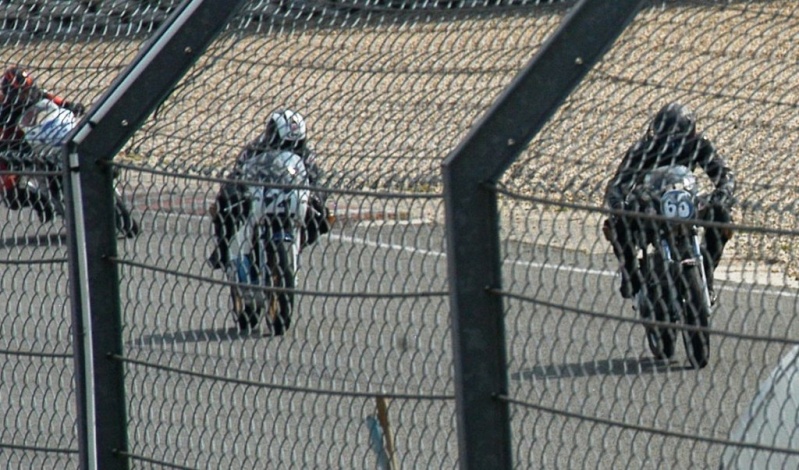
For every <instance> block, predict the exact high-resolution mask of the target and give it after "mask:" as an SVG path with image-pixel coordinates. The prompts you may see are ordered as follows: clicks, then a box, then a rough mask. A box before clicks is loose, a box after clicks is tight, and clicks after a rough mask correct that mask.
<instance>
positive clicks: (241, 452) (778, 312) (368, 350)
mask: <svg viewBox="0 0 799 470" xmlns="http://www.w3.org/2000/svg"><path fill="white" fill-rule="evenodd" d="M176 5H177V2H167V1H160V2H157V1H141V2H139V1H133V0H127V1H109V0H104V1H97V2H95V1H90V2H78V1H44V0H42V1H25V2H10V1H9V2H0V17H2V19H3V23H2V26H3V29H2V30H0V41H1V44H2V46H0V58H2V61H3V62H5V63H8V64H13V63H16V64H20V65H22V66H24V67H26V68H28V69H29V70H30V71H31V73H32V74H34V76H35V77H36V80H37V82H38V83H39V84H40V85H41V86H43V87H44V88H47V89H48V90H51V91H54V92H56V93H57V94H59V95H62V96H63V97H65V98H67V99H68V100H71V101H77V102H80V103H83V104H85V105H87V106H89V105H91V104H92V103H95V102H96V101H97V100H98V99H99V96H100V95H101V94H102V92H103V91H104V90H105V89H106V88H107V87H108V86H109V84H110V83H111V81H112V80H113V79H114V78H115V77H116V76H117V75H118V74H119V73H120V72H121V71H122V70H123V69H124V68H125V67H126V66H127V65H128V64H129V63H130V62H131V61H132V60H133V58H134V57H135V55H136V53H137V52H138V51H139V50H140V49H141V48H142V47H145V46H146V40H147V38H148V37H150V35H151V34H152V32H153V31H155V28H157V27H158V25H159V24H160V23H161V22H162V21H163V20H164V19H165V18H166V15H168V14H169V13H170V12H171V11H172V10H173V9H174V8H175V7H176ZM573 6H574V2H561V3H542V2H489V3H483V4H477V3H471V2H360V1H352V2H344V1H342V2H334V1H325V2H323V1H310V0H309V1H302V2H301V1H291V2H262V1H252V2H245V4H244V5H243V6H242V8H241V10H240V11H239V13H238V14H237V15H236V16H235V19H234V21H232V22H231V23H230V24H229V25H228V27H227V28H226V30H225V32H224V33H223V34H222V35H221V36H220V37H219V38H218V39H217V40H216V41H214V42H213V43H212V44H211V46H210V47H209V49H208V50H207V51H206V52H205V53H204V54H203V55H202V57H201V58H200V59H199V61H198V62H197V63H196V65H195V66H194V67H193V68H192V69H191V70H190V72H189V73H188V74H187V75H186V76H185V77H184V78H183V79H182V80H181V81H180V83H179V84H178V85H177V86H176V87H175V89H174V90H173V91H172V93H171V94H170V95H169V97H168V98H167V99H166V100H165V101H164V103H163V104H162V105H161V106H159V108H158V109H156V110H155V111H154V113H153V114H152V115H151V117H150V118H149V119H148V120H147V121H146V123H145V124H144V126H143V127H142V128H141V129H140V130H139V131H138V132H137V133H136V134H135V135H134V137H133V139H132V140H131V141H130V142H129V143H128V144H127V145H126V146H125V148H124V149H123V151H122V152H121V153H120V155H119V156H118V157H117V159H116V160H115V161H116V162H117V168H118V170H119V173H120V176H119V178H118V187H119V188H120V190H121V193H122V194H123V197H124V200H125V201H126V202H127V203H128V204H129V205H130V207H132V209H133V217H134V219H135V220H136V221H137V222H138V223H139V225H140V227H141V233H140V234H139V236H138V237H135V238H120V240H119V255H118V258H117V259H116V260H115V261H116V263H117V264H118V267H119V270H120V281H121V289H120V290H121V294H122V298H121V300H122V314H123V325H124V328H123V342H124V354H123V355H122V356H118V357H115V358H114V360H117V361H122V362H123V363H124V364H125V370H126V375H125V385H126V395H127V403H125V404H124V406H125V407H126V409H127V414H128V420H129V422H128V437H129V441H130V446H129V452H127V456H128V457H130V458H131V461H132V462H133V466H134V467H136V468H149V467H150V466H153V467H166V466H172V467H177V468H262V467H270V468H271V467H278V466H280V467H290V468H363V467H378V468H452V467H455V466H457V462H458V447H457V435H456V416H455V401H454V390H455V386H454V383H453V382H454V378H453V372H452V363H453V360H454V359H453V353H452V347H451V344H450V343H451V338H450V330H449V328H450V317H449V314H450V311H449V303H448V298H447V295H448V280H447V271H446V256H445V254H444V253H445V245H444V238H445V236H446V227H445V226H444V224H443V220H444V217H443V211H444V208H443V199H442V195H441V193H442V184H441V177H440V168H439V166H440V164H441V162H442V160H443V158H444V157H445V156H446V155H447V154H448V153H449V152H450V151H452V149H454V148H455V146H456V145H457V144H458V142H459V141H460V140H461V139H463V137H464V136H465V135H466V133H467V132H468V130H469V128H470V127H471V126H472V125H473V123H474V122H475V120H476V119H477V118H478V117H480V116H481V115H482V114H483V113H484V112H485V111H486V110H487V109H488V108H489V106H490V105H491V103H492V102H493V101H494V100H495V99H496V98H497V96H498V95H499V94H500V93H501V92H502V90H503V88H504V87H505V86H506V85H507V84H508V83H510V81H511V80H512V79H513V77H514V76H515V75H516V74H517V73H518V72H519V71H520V70H521V68H522V67H523V66H524V65H525V64H526V63H527V61H528V60H529V59H530V58H531V57H532V56H533V55H534V54H535V52H536V51H537V50H538V49H539V48H540V47H541V46H542V44H543V43H544V41H545V40H546V39H547V37H549V35H551V34H552V33H553V32H554V31H555V29H556V28H557V27H558V25H559V24H560V23H561V21H562V20H563V19H564V17H565V15H566V14H567V13H568V10H569V8H571V7H573ZM798 9H799V8H797V5H796V4H795V2H791V1H788V0H784V1H779V0H774V1H757V0H749V1H740V2H739V1H734V2H714V1H699V0H697V1H688V0H686V1H668V2H652V3H647V4H645V6H644V8H643V10H642V11H641V12H640V13H639V15H638V16H637V17H636V19H635V20H634V21H633V23H632V24H631V25H630V26H629V27H628V29H627V30H626V31H625V32H624V33H623V34H622V36H621V37H620V39H619V40H618V41H617V43H616V44H615V45H614V46H613V47H612V48H611V49H610V50H609V52H608V54H607V55H606V56H605V57H604V59H603V60H602V61H601V62H600V63H599V64H598V65H597V66H596V67H595V68H594V69H593V70H592V71H591V72H590V73H589V74H588V76H587V78H586V79H585V80H584V81H583V83H582V85H581V86H580V87H578V88H577V89H576V90H575V92H574V93H573V94H572V95H571V96H570V97H569V99H568V100H567V101H566V103H565V104H564V106H563V107H561V108H560V109H559V110H558V111H557V113H556V114H555V115H554V117H553V118H552V119H551V120H550V121H549V123H548V124H547V126H546V127H545V128H544V129H543V130H542V131H541V132H540V133H539V135H538V136H537V137H536V138H535V139H534V141H533V142H532V143H531V144H530V145H529V147H528V148H527V150H526V151H525V152H524V153H523V155H522V156H521V157H520V159H519V160H518V161H517V162H516V163H515V164H514V165H513V166H512V167H511V168H510V169H509V171H508V172H507V174H506V175H505V177H504V178H503V180H502V184H501V186H500V187H498V188H497V190H498V191H499V194H500V202H501V204H500V205H501V211H502V216H503V217H502V223H501V225H500V228H499V229H500V230H501V237H502V240H503V260H502V261H503V269H504V271H503V272H504V282H503V287H502V290H501V292H499V293H498V294H499V295H503V296H504V297H505V300H506V313H505V315H506V328H507V333H508V334H507V339H508V344H507V351H508V358H509V364H508V376H509V379H510V386H511V387H510V390H509V394H508V397H506V399H508V400H509V401H510V402H511V410H512V423H511V426H512V431H513V451H514V462H515V465H516V466H517V467H519V468H529V467H553V466H557V467H560V466H568V467H571V466H586V467H616V466H646V465H653V466H668V465H671V466H675V467H688V466H693V465H696V466H701V467H717V466H718V465H719V463H721V462H722V461H724V460H725V458H727V460H731V459H733V452H734V451H735V449H737V448H736V447H735V446H732V445H730V442H728V441H731V440H735V439H741V438H742V437H741V436H736V435H735V432H736V431H735V430H736V424H737V422H738V419H739V417H740V416H742V415H743V414H745V413H746V412H747V410H748V408H749V404H750V402H751V400H752V399H753V398H754V396H755V394H756V392H757V384H759V383H761V382H762V381H764V380H765V379H766V378H767V377H768V376H769V374H770V373H771V371H772V369H773V368H774V366H775V365H776V364H777V362H778V361H779V360H780V358H781V357H783V356H784V355H785V354H786V352H787V351H788V350H789V349H790V348H791V347H792V346H794V345H795V343H796V338H797V336H798V335H797V330H796V325H795V314H794V312H795V309H796V306H795V304H796V290H795V287H796V275H797V271H796V269H797V267H796V263H795V258H796V257H795V256H794V255H793V250H794V246H793V245H794V243H793V238H794V237H793V235H794V233H793V230H794V227H795V220H794V217H795V216H794V214H795V213H796V211H795V209H794V207H793V202H792V201H793V198H792V192H793V190H794V189H793V188H794V184H793V183H792V179H791V178H792V176H793V174H794V168H793V165H792V164H791V162H792V157H793V153H794V151H795V149H796V146H797V139H796V137H795V134H796V132H794V131H795V128H796V126H797V122H796V118H795V116H794V114H795V113H794V111H795V109H796V97H795V96H794V95H795V93H796V85H795V84H794V80H793V78H794V77H795V75H796V73H797V72H799V70H797V66H796V63H797V60H796V59H797V49H796V48H795V46H794V45H793V43H792V39H793V37H794V35H795V34H797V31H796V29H797V25H798V24H799V22H797V19H798V17H799V11H797V10H798ZM675 100H676V101H681V102H684V103H685V104H688V105H690V106H691V107H692V108H693V109H694V110H695V111H696V115H697V116H698V120H699V121H698V122H699V126H700V128H701V130H702V131H704V132H706V133H707V134H708V135H709V136H710V137H711V138H712V139H713V141H714V142H715V143H716V145H717V146H718V148H719V151H720V152H721V153H722V154H723V155H724V156H725V157H726V158H727V159H728V160H729V161H730V163H731V164H732V167H733V169H734V171H735V175H736V181H737V187H738V190H737V193H736V196H737V198H738V201H737V204H736V206H735V210H734V218H735V221H736V222H737V223H739V224H741V225H743V226H744V227H743V228H742V229H740V230H739V231H738V232H737V234H736V237H735V238H734V239H733V240H732V241H731V242H730V243H729V244H728V246H727V249H726V251H725V257H724V260H723V261H722V264H721V265H720V267H719V268H718V270H717V271H716V275H717V279H718V281H717V282H718V297H719V300H718V304H717V305H716V307H715V309H714V313H713V315H712V324H711V356H710V363H709V365H708V366H707V367H706V368H704V369H702V370H701V371H696V370H693V369H689V368H687V367H685V365H686V364H685V361H684V359H685V357H686V356H685V352H684V351H683V349H682V348H681V347H678V348H677V349H678V351H677V353H676V354H675V358H674V359H673V360H671V361H657V360H654V359H652V357H651V353H650V352H649V350H648V348H647V345H646V341H645V339H644V334H643V331H644V327H643V326H642V323H641V320H640V319H639V317H638V314H637V312H635V311H633V310H632V309H631V304H632V303H631V302H630V301H624V300H622V299H621V298H620V296H619V294H618V279H617V277H616V274H615V271H616V266H617V263H616V260H615V257H614V256H613V254H612V252H611V251H610V246H609V244H608V243H607V242H606V241H605V240H604V239H603V238H602V235H601V231H600V228H601V224H602V220H603V219H604V217H605V215H606V214H603V213H601V211H599V210H598V208H599V207H601V205H602V197H603V194H604V188H605V184H606V182H607V181H608V179H609V178H610V177H611V176H612V174H613V172H614V171H615V165H617V164H618V162H619V161H620V158H621V155H622V154H623V153H624V152H625V151H626V150H627V148H628V147H629V146H630V145H631V144H632V143H633V142H634V141H635V140H636V139H637V138H639V137H640V136H641V135H642V134H643V131H644V129H645V127H646V124H647V122H648V119H649V118H651V116H652V115H653V114H654V112H655V111H656V110H657V109H658V108H659V107H660V106H661V105H662V104H664V103H665V102H667V101H675ZM284 107H289V108H291V109H295V110H297V111H299V112H300V113H302V114H303V116H305V119H306V124H307V126H308V141H309V144H310V146H311V147H312V148H313V149H314V151H315V152H316V154H317V161H318V163H319V165H320V166H321V167H322V169H323V170H324V174H325V176H324V178H323V181H322V183H323V184H324V185H325V187H326V188H328V190H329V196H328V199H327V206H328V207H329V208H330V210H331V211H332V213H333V214H335V216H336V221H335V222H334V224H333V227H332V230H331V232H330V233H328V234H326V235H324V236H323V237H322V238H321V239H320V240H319V241H318V242H317V243H315V244H313V245H311V246H309V247H307V248H305V249H304V250H303V252H302V253H301V255H300V258H299V269H298V276H297V284H296V286H295V287H296V289H295V292H296V293H295V310H294V314H293V317H292V324H291V327H290V328H289V330H288V332H287V334H286V335H285V336H282V337H264V333H268V332H269V329H268V328H267V327H266V326H265V325H264V323H261V324H260V325H259V327H257V328H254V329H252V330H249V329H244V330H242V329H241V328H240V327H239V326H238V325H237V321H236V318H235V315H234V314H233V310H234V305H233V299H232V296H233V295H232V293H233V292H234V291H235V288H236V282H234V281H231V278H230V277H228V276H227V275H226V273H225V271H224V270H214V269H212V268H211V267H210V266H209V265H208V263H207V258H208V256H209V255H210V254H211V252H212V249H213V247H214V243H215V241H214V235H213V231H212V225H211V214H210V213H209V208H210V207H211V206H212V205H213V204H214V202H215V198H216V196H217V193H218V191H219V188H220V187H221V186H222V185H224V184H225V182H226V181H227V177H228V176H229V173H228V171H229V169H230V167H231V166H232V164H233V162H234V160H235V159H236V157H237V156H238V154H239V153H240V151H241V150H242V147H243V146H244V144H245V143H246V142H248V141H250V140H251V139H253V138H255V137H256V136H257V135H258V134H259V133H260V132H261V131H262V130H263V129H264V125H265V121H266V119H267V117H268V116H269V114H270V112H271V111H272V110H274V109H276V108H284ZM4 213H5V214H7V215H6V219H5V224H4V226H3V228H2V230H3V235H2V240H3V246H2V248H3V251H4V253H5V254H4V255H3V257H2V259H3V261H2V268H3V276H2V280H0V282H1V283H2V284H0V286H2V292H3V294H5V297H6V299H7V305H8V307H7V314H6V316H5V317H4V318H3V319H2V320H1V321H0V364H2V375H3V380H2V382H1V383H0V403H4V404H7V405H6V406H2V407H0V420H2V426H0V462H2V463H3V464H6V466H9V467H10V468H26V467H31V468H44V467H48V468H61V467H71V466H74V463H75V462H76V461H77V452H78V442H77V437H76V424H75V420H76V417H75V416H76V412H75V411H74V409H75V404H74V399H75V395H74V385H73V383H72V380H73V378H72V374H73V362H72V361H73V360H72V340H71V334H70V331H69V330H70V324H71V321H70V316H69V315H70V305H69V301H68V300H69V299H68V297H67V294H66V293H67V292H68V287H67V283H68V282H69V281H68V271H67V268H66V266H67V265H66V257H67V249H66V235H65V233H66V231H65V228H64V222H63V220H62V219H60V218H59V219H57V220H55V221H54V222H52V223H49V224H41V223H40V222H39V220H38V219H37V217H36V215H35V214H34V213H33V212H32V211H31V210H30V209H28V208H23V209H21V210H17V211H10V210H9V211H4ZM479 268H480V267H476V269H479ZM783 421H784V420H783ZM770 424H771V426H772V427H773V428H779V426H788V425H789V424H788V423H785V422H780V423H774V422H771V423H770ZM766 445H772V446H774V447H777V448H789V447H790V442H782V443H780V442H772V443H768V444H766ZM686 449H688V451H686ZM725 452H728V454H727V457H723V454H724V453H725ZM741 455H743V454H741ZM775 455H777V457H773V458H775V459H776V458H781V457H780V456H784V455H785V454H779V453H777V454H775ZM738 458H739V459H741V460H740V462H743V463H742V465H743V466H746V462H747V460H746V458H747V457H746V455H743V456H740V455H739V456H738Z"/></svg>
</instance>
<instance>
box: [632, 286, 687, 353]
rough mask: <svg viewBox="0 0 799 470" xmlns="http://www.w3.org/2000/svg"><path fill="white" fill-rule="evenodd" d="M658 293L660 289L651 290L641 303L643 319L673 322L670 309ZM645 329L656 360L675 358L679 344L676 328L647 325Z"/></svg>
mask: <svg viewBox="0 0 799 470" xmlns="http://www.w3.org/2000/svg"><path fill="white" fill-rule="evenodd" d="M657 292H658V289H655V288H651V289H650V290H649V291H648V295H647V296H646V298H644V300H643V301H640V302H639V305H638V310H639V311H640V312H641V317H642V318H644V319H650V320H655V321H658V322H667V321H671V319H670V318H669V315H668V308H667V306H666V305H665V304H664V302H663V301H662V298H663V297H661V296H659V295H657ZM642 296H643V294H642ZM645 329H646V341H647V344H648V345H649V350H650V351H651V352H652V355H653V356H654V357H655V359H658V360H663V359H671V358H672V357H674V351H675V345H676V342H677V341H676V336H677V335H676V332H675V331H674V328H669V327H665V326H661V327H657V326H648V325H647V326H645Z"/></svg>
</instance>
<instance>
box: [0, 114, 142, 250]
mask: <svg viewBox="0 0 799 470" xmlns="http://www.w3.org/2000/svg"><path fill="white" fill-rule="evenodd" d="M76 123H77V117H76V116H75V115H74V114H73V113H72V111H69V110H67V109H65V108H62V107H60V106H58V105H57V104H55V103H54V102H53V101H51V100H48V99H42V100H40V101H38V102H37V103H36V104H34V105H32V106H30V107H29V108H28V109H27V110H26V111H25V112H24V113H23V115H22V117H21V118H20V122H19V126H18V127H19V130H20V131H21V134H22V136H23V139H24V142H25V143H26V144H27V146H28V150H29V151H20V152H16V154H15V155H14V152H7V154H6V156H5V158H4V163H5V165H6V166H7V169H9V170H13V171H19V173H18V174H11V175H5V179H4V184H6V185H7V186H8V185H17V187H19V188H25V189H26V193H28V194H37V195H39V197H38V199H39V200H37V201H34V202H33V205H34V207H35V208H37V211H39V212H40V214H46V215H42V218H43V220H48V219H49V218H51V217H52V216H53V215H57V216H60V217H63V216H64V214H65V206H64V187H63V180H62V178H63V176H62V165H63V163H62V148H63V147H62V144H63V142H64V138H65V137H66V136H67V134H69V132H70V131H71V130H72V129H73V128H74V127H75V124H76ZM114 207H115V209H116V227H117V230H118V232H119V233H121V234H122V235H124V236H125V237H127V238H133V237H135V236H137V235H138V234H139V231H140V230H139V225H138V223H137V222H136V221H135V220H133V218H132V217H131V211H130V209H129V208H128V207H127V205H126V203H125V201H124V199H123V198H122V194H121V193H120V191H119V189H118V188H116V187H115V188H114Z"/></svg>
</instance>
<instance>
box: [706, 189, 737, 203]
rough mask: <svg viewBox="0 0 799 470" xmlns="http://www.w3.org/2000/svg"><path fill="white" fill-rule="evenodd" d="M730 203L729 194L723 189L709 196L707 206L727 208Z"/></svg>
mask: <svg viewBox="0 0 799 470" xmlns="http://www.w3.org/2000/svg"><path fill="white" fill-rule="evenodd" d="M731 201H732V197H730V194H729V193H728V192H727V191H726V190H724V189H717V190H715V191H713V193H712V194H711V195H710V201H708V205H710V206H713V207H727V206H728V205H729V204H730V202H731Z"/></svg>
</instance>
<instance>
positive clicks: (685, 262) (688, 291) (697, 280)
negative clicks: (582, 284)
mask: <svg viewBox="0 0 799 470" xmlns="http://www.w3.org/2000/svg"><path fill="white" fill-rule="evenodd" d="M626 206H627V207H628V208H630V209H632V210H637V211H640V212H643V213H645V214H655V215H659V216H662V217H664V218H666V219H665V220H664V219H659V220H656V219H644V218H641V219H637V218H632V217H631V218H630V220H631V221H632V222H631V223H632V225H633V226H632V227H630V234H631V235H632V236H633V237H634V239H635V243H636V246H637V247H638V248H639V249H640V253H641V255H640V258H639V260H638V261H639V266H638V267H639V270H640V272H639V275H640V276H641V279H642V280H643V282H642V286H641V290H640V291H639V292H638V295H637V297H636V299H635V303H636V308H637V310H638V311H639V313H640V315H641V317H642V318H644V319H646V320H655V321H657V322H663V323H668V324H667V325H657V326H654V325H652V326H650V325H647V326H646V338H647V342H648V344H649V348H650V350H651V351H652V353H653V354H654V355H655V357H656V358H659V359H668V358H671V357H673V355H674V352H675V346H676V342H677V334H676V331H675V328H674V327H673V326H671V325H675V326H676V325H683V326H685V327H688V328H681V329H682V337H683V343H684V345H685V349H686V352H687V353H688V356H689V360H690V362H691V364H692V366H693V367H695V368H702V367H705V366H706V365H707V363H708V358H709V356H710V338H709V336H710V335H709V333H708V332H707V330H706V328H708V327H709V325H710V314H711V306H712V300H711V298H710V292H709V289H708V285H712V284H709V283H712V276H713V264H712V262H711V261H710V256H709V255H708V253H707V250H706V249H705V248H704V247H703V246H702V243H701V240H702V235H703V231H702V229H701V228H700V227H699V225H698V224H697V221H698V220H700V219H701V216H702V209H703V208H704V206H705V198H704V196H700V195H699V192H698V185H697V180H696V177H695V176H694V174H693V173H692V172H691V171H690V170H689V169H688V168H687V167H685V166H679V165H678V166H670V167H664V168H657V169H655V170H653V171H651V172H649V173H648V174H647V175H645V177H644V180H643V182H642V183H641V184H639V185H637V187H636V188H634V190H633V191H632V192H631V193H630V195H629V197H628V198H627V200H626ZM634 275H635V274H634ZM695 327H701V328H705V330H698V329H692V328H695Z"/></svg>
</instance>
